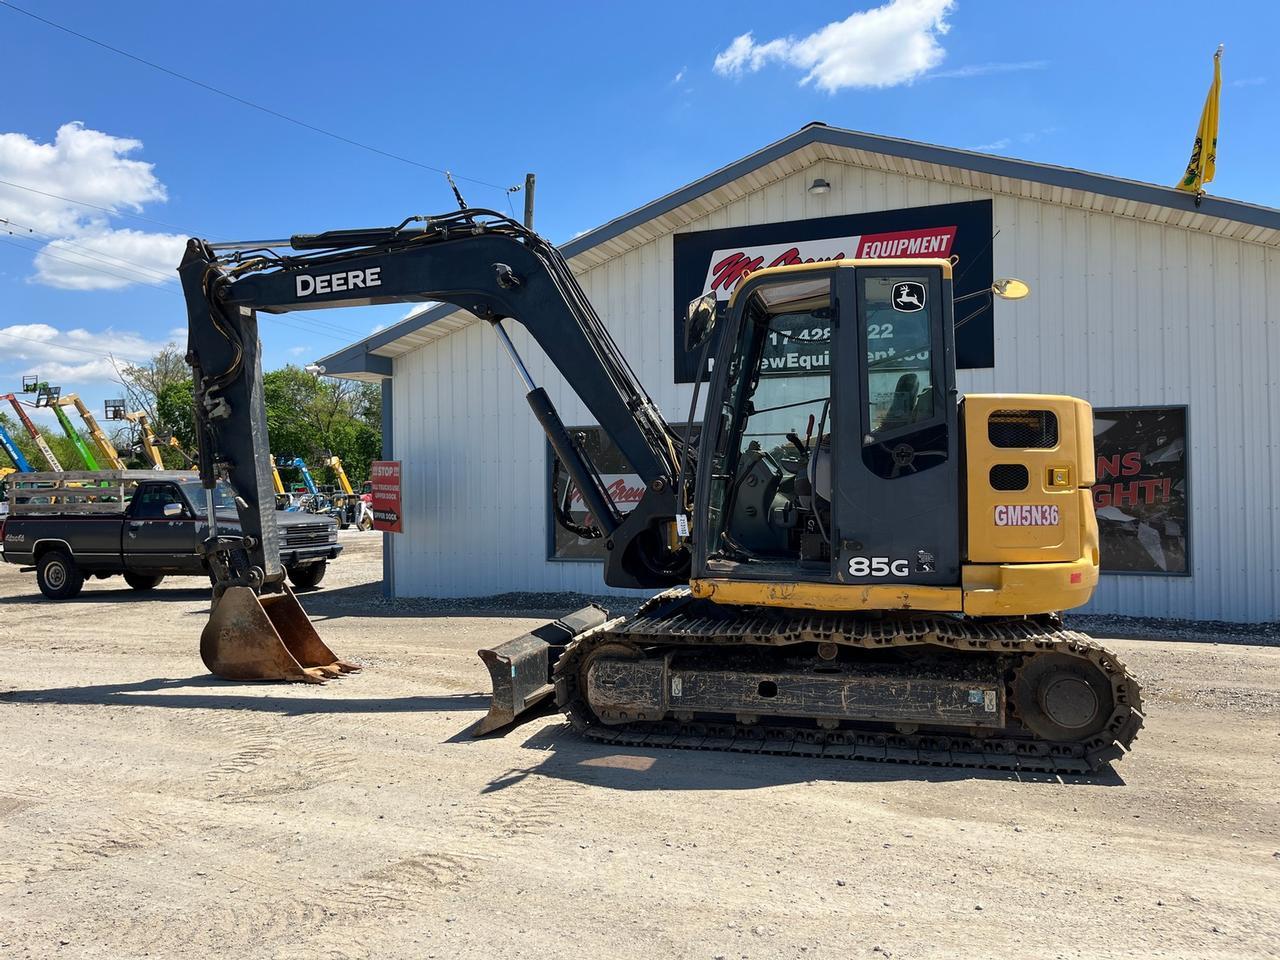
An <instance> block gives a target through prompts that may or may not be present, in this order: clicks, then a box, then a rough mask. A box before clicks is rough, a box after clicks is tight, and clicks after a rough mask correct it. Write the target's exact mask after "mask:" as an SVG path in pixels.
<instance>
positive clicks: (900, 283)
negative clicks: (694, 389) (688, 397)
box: [693, 261, 960, 585]
mask: <svg viewBox="0 0 1280 960" xmlns="http://www.w3.org/2000/svg"><path fill="white" fill-rule="evenodd" d="M950 286H951V277H950V270H949V265H948V264H946V263H943V262H939V261H932V262H927V263H925V262H916V263H905V264H900V263H895V264H894V265H893V266H889V265H884V266H881V265H878V264H871V265H866V266H863V265H858V266H854V267H848V266H843V267H832V268H831V269H827V270H814V269H812V268H809V269H803V270H798V271H795V270H780V271H767V272H765V273H763V274H761V275H760V276H758V277H757V278H752V279H748V280H747V281H746V282H745V283H744V284H743V285H742V286H741V287H740V288H739V289H738V290H737V291H736V292H735V295H734V297H733V300H732V302H731V305H730V309H729V311H728V315H727V317H726V320H725V323H724V325H723V327H722V329H721V336H722V340H721V344H720V351H719V356H718V358H717V361H716V363H715V366H714V376H713V379H712V384H711V392H710V397H711V399H710V400H709V402H708V405H707V409H708V415H707V418H706V422H705V423H704V426H703V436H704V437H705V443H706V446H705V447H704V450H705V451H706V454H705V455H704V456H703V457H702V458H701V460H700V464H699V468H700V469H699V475H698V478H697V481H696V483H695V489H696V490H697V491H698V495H699V499H700V501H701V502H700V503H699V504H698V506H697V508H695V511H694V515H695V518H696V519H695V527H694V535H693V541H694V543H695V544H696V549H695V555H694V577H695V578H701V579H705V580H708V581H715V580H731V581H778V582H801V583H821V584H857V583H867V582H872V583H883V582H884V581H885V576H884V571H883V570H882V569H881V568H882V567H886V566H887V568H888V573H889V575H890V577H891V578H892V582H894V583H901V584H920V585H944V584H945V585H954V584H956V583H958V582H959V577H960V529H959V522H960V521H959V517H960V511H959V509H958V498H959V490H960V480H959V463H958V457H957V434H958V426H957V416H958V415H957V406H956V402H955V380H954V363H953V362H952V360H951V355H952V352H953V346H952V317H951V297H950ZM873 568H874V569H873Z"/></svg>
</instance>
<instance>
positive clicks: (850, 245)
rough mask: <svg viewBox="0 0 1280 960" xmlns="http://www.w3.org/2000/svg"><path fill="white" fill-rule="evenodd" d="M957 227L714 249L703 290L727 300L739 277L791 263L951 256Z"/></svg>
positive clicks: (704, 293) (718, 298)
mask: <svg viewBox="0 0 1280 960" xmlns="http://www.w3.org/2000/svg"><path fill="white" fill-rule="evenodd" d="M955 240H956V228H955V227H954V226H952V227H930V228H928V229H926V230H899V231H897V232H895V233H870V234H866V235H864V236H856V237H831V238H828V239H826V240H802V241H800V242H799V243H771V244H767V245H765V246H760V247H742V248H739V249H736V250H717V251H716V252H715V253H713V254H712V255H711V264H710V266H709V267H708V268H707V276H706V279H705V280H704V281H703V284H702V293H703V295H706V294H708V293H710V292H711V291H713V290H714V291H715V294H716V299H717V300H728V299H729V295H730V294H731V293H733V288H734V287H735V286H736V285H737V283H738V281H739V280H741V279H742V278H743V277H745V276H746V275H747V274H749V273H751V272H752V271H753V270H760V269H763V268H765V267H782V266H791V265H792V264H796V263H820V262H826V261H834V260H848V259H855V258H856V259H859V260H868V259H886V258H887V259H902V258H905V257H937V258H945V257H949V256H951V248H952V246H953V245H954V244H955Z"/></svg>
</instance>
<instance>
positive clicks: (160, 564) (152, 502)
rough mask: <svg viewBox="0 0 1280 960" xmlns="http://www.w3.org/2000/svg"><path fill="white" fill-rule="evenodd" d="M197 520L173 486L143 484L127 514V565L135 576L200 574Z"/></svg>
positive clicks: (125, 526)
mask: <svg viewBox="0 0 1280 960" xmlns="http://www.w3.org/2000/svg"><path fill="white" fill-rule="evenodd" d="M197 523H198V521H197V518H196V517H195V515H194V514H193V513H192V511H191V508H190V506H189V505H188V504H187V501H186V498H185V497H183V495H182V492H181V491H180V490H179V489H178V487H177V485H176V484H173V483H141V484H139V485H138V489H137V490H136V491H134V494H133V501H132V502H131V503H130V504H129V511H128V513H127V514H126V515H125V523H124V543H123V547H124V557H125V566H126V567H127V568H128V569H129V570H131V571H133V572H136V573H145V574H166V573H168V574H177V573H193V574H195V573H200V572H202V567H201V564H200V556H199V554H198V553H197V552H196V541H197V530H196V527H197Z"/></svg>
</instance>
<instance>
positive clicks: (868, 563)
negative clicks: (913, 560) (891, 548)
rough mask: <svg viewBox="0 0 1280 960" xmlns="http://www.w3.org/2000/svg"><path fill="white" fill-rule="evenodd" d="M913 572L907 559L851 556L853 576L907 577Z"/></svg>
mask: <svg viewBox="0 0 1280 960" xmlns="http://www.w3.org/2000/svg"><path fill="white" fill-rule="evenodd" d="M910 572H911V564H910V563H908V562H907V561H906V560H890V559H889V558H888V557H850V558H849V576H851V577H890V576H893V577H905V576H907V574H909V573H910Z"/></svg>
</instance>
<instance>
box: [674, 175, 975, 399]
mask: <svg viewBox="0 0 1280 960" xmlns="http://www.w3.org/2000/svg"><path fill="white" fill-rule="evenodd" d="M991 236H992V215H991V201H990V200H976V201H972V202H967V203H948V204H940V205H938V206H932V207H910V208H907V209H903V210H886V211H882V212H879V213H859V214H850V215H848V216H839V217H822V218H819V219H815V220H794V221H791V222H789V223H765V224H757V225H755V226H747V227H728V228H725V229H723V230H704V231H698V232H695V233H679V234H676V236H675V238H674V240H673V251H674V252H673V257H674V269H673V275H674V290H675V331H674V334H675V335H674V345H675V368H676V382H677V383H691V382H692V381H693V377H694V370H695V368H696V366H697V356H696V353H695V352H693V351H690V352H688V353H686V352H685V350H684V332H683V331H684V317H685V310H686V307H687V306H688V304H689V301H690V300H693V299H695V298H696V297H701V296H705V295H706V294H708V293H715V295H716V299H717V300H718V301H721V302H724V301H727V300H728V299H729V297H730V296H731V295H732V293H733V289H734V287H735V286H736V285H737V283H738V281H740V280H741V279H742V278H743V277H744V276H746V275H747V274H749V273H751V272H752V271H754V270H760V269H763V268H765V267H777V266H788V265H791V264H797V263H822V262H832V261H838V260H849V259H859V258H890V259H903V258H915V257H933V258H939V259H946V258H948V257H952V256H954V257H956V258H957V261H956V268H955V279H954V294H955V296H956V297H962V296H964V295H965V294H968V293H979V292H980V291H982V290H985V289H986V288H987V287H990V286H991V283H992V279H993V272H992V271H993V267H992V259H991ZM968 302H969V303H971V304H972V305H973V306H972V309H970V310H961V309H958V310H957V316H956V319H957V320H960V319H962V318H964V317H966V316H967V315H968V314H969V313H972V312H973V311H974V310H977V311H978V312H977V313H976V314H974V315H973V316H971V317H969V319H968V320H967V321H966V322H965V323H964V325H963V326H960V327H959V328H958V329H957V330H956V359H957V364H958V366H959V367H961V368H970V367H991V366H994V365H995V334H994V327H993V324H992V318H991V309H990V301H989V299H988V300H983V299H979V298H978V297H974V298H973V300H971V301H968ZM783 348H784V350H793V351H794V352H796V353H797V354H798V355H805V356H811V355H812V347H811V346H806V344H804V342H803V340H802V339H801V338H800V337H797V336H793V335H790V332H789V335H788V337H787V338H786V344H784V345H783ZM713 349H714V348H713ZM810 362H812V361H810Z"/></svg>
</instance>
